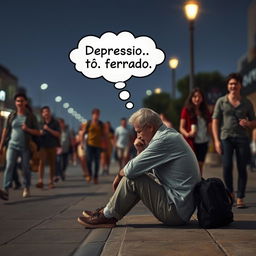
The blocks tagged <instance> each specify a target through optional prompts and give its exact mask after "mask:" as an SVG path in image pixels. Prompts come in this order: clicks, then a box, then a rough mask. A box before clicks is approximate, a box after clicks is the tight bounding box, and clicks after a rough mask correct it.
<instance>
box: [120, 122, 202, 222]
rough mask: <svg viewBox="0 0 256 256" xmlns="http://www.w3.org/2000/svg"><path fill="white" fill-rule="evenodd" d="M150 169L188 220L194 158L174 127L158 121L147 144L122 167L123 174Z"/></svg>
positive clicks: (191, 206)
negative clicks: (156, 127) (155, 130)
mask: <svg viewBox="0 0 256 256" xmlns="http://www.w3.org/2000/svg"><path fill="white" fill-rule="evenodd" d="M152 170H154V173H155V175H156V176H157V178H158V179H159V181H160V183H161V184H162V186H163V187H164V189H165V191H166V193H167V196H168V198H169V202H170V204H171V203H174V204H175V206H176V209H177V212H178V214H179V216H180V217H181V218H182V219H183V220H184V221H189V219H190V217H191V216H192V214H193V212H194V210H195V202H194V196H193V189H194V187H195V185H196V184H197V183H198V182H199V181H200V180H201V177H200V171H199V166H198V162H197V159H196V157H195V154H194V152H193V151H192V149H191V147H190V146H189V145H188V144H187V142H186V141H185V139H184V138H183V136H182V135H181V134H179V133H178V132H177V131H176V130H175V129H172V128H167V127H166V126H165V125H162V126H161V127H160V128H159V129H158V130H157V132H156V133H155V135H154V137H153V138H152V139H151V141H150V143H149V145H148V146H147V148H145V149H144V150H143V151H142V152H141V153H140V154H139V155H138V156H136V157H135V158H133V159H132V160H130V161H129V162H128V163H127V164H126V166H125V167H124V173H125V176H126V177H127V178H135V177H137V176H139V175H142V174H145V173H146V172H149V171H152Z"/></svg>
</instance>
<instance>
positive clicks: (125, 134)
mask: <svg viewBox="0 0 256 256" xmlns="http://www.w3.org/2000/svg"><path fill="white" fill-rule="evenodd" d="M115 136H116V137H117V141H116V146H117V147H118V148H126V147H128V146H129V143H130V137H131V131H130V129H129V127H128V126H127V127H123V126H119V127H117V128H116V131H115Z"/></svg>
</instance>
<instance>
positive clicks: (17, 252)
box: [0, 243, 78, 256]
mask: <svg viewBox="0 0 256 256" xmlns="http://www.w3.org/2000/svg"><path fill="white" fill-rule="evenodd" d="M77 246H78V244H77V243H75V244H55V245H54V246H47V245H45V244H34V245H32V246H31V245H30V244H25V245H23V244H12V245H6V246H4V247H0V255H1V256H45V255H47V256H48V255H55V256H70V255H72V254H73V252H74V250H75V249H76V247H77Z"/></svg>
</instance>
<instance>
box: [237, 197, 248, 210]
mask: <svg viewBox="0 0 256 256" xmlns="http://www.w3.org/2000/svg"><path fill="white" fill-rule="evenodd" d="M236 208H238V209H244V208H247V207H246V205H245V203H244V200H243V199H242V198H237V200H236Z"/></svg>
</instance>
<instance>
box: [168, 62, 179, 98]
mask: <svg viewBox="0 0 256 256" xmlns="http://www.w3.org/2000/svg"><path fill="white" fill-rule="evenodd" d="M178 64H179V60H178V59H177V58H175V57H173V58H171V59H170V60H169V67H170V68H171V70H172V97H173V98H174V99H175V98H176V78H175V69H176V68H177V66H178Z"/></svg>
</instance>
